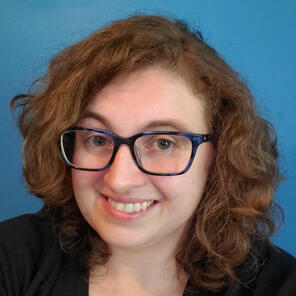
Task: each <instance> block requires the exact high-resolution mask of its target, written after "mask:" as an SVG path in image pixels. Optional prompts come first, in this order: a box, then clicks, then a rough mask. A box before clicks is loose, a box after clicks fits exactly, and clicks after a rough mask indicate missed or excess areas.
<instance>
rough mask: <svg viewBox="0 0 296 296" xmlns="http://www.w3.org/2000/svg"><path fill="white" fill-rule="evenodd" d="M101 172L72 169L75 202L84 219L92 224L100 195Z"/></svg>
mask: <svg viewBox="0 0 296 296" xmlns="http://www.w3.org/2000/svg"><path fill="white" fill-rule="evenodd" d="M100 175H101V173H100V172H87V171H79V170H75V169H72V184H73V192H74V196H75V200H76V202H77V205H78V207H79V209H80V212H81V213H82V215H83V216H84V218H85V219H86V220H87V221H88V222H89V223H90V224H92V223H91V220H92V219H91V217H92V212H93V211H94V210H95V206H96V202H97V200H98V194H97V190H96V186H98V185H99V180H100V179H101V178H100Z"/></svg>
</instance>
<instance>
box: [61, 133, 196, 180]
mask: <svg viewBox="0 0 296 296" xmlns="http://www.w3.org/2000/svg"><path fill="white" fill-rule="evenodd" d="M62 145H63V150H64V153H65V156H66V158H67V160H68V161H69V162H70V163H71V164H72V165H74V166H75V167H76V168H82V169H101V168H104V167H105V166H106V165H107V164H108V163H109V161H110V159H111V157H112V155H113V151H114V140H113V138H112V137H111V136H109V135H107V134H104V133H100V132H97V131H89V130H75V131H74V130H73V131H67V132H65V133H64V135H63V137H62ZM134 152H135V156H136V159H137V161H138V165H140V166H141V167H142V168H143V169H145V170H146V171H148V172H151V173H159V174H174V173H179V172H181V171H183V170H184V169H185V168H186V166H187V164H188V162H189V160H190V157H191V153H192V143H191V141H190V139H188V138H187V137H185V136H180V135H166V134H153V135H143V136H141V137H139V138H137V139H136V141H135V143H134Z"/></svg>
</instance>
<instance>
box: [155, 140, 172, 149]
mask: <svg viewBox="0 0 296 296" xmlns="http://www.w3.org/2000/svg"><path fill="white" fill-rule="evenodd" d="M171 146H172V142H171V141H169V140H167V139H158V140H157V147H158V148H159V149H161V150H167V149H169V148H170V147H171Z"/></svg>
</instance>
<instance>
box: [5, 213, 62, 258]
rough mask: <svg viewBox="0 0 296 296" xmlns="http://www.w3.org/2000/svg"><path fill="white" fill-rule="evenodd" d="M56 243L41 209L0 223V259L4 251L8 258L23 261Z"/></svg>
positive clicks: (50, 226) (49, 224) (47, 219)
mask: <svg viewBox="0 0 296 296" xmlns="http://www.w3.org/2000/svg"><path fill="white" fill-rule="evenodd" d="M56 244H57V240H56V238H55V235H54V232H53V229H52V225H51V223H50V220H49V218H47V217H46V215H44V213H43V212H42V211H41V212H38V213H36V214H27V215H23V216H19V217H16V218H13V219H9V220H6V221H4V222H1V223H0V252H1V253H0V256H1V257H0V259H1V260H3V252H4V253H5V255H6V256H8V258H10V257H12V259H13V260H15V261H16V260H18V259H21V260H22V262H23V261H24V260H25V259H26V258H28V257H31V256H33V257H34V258H36V257H37V255H38V254H39V253H45V252H46V251H47V250H48V249H49V248H52V246H53V245H56ZM28 259H29V258H28ZM30 259H31V258H30ZM31 262H32V261H31Z"/></svg>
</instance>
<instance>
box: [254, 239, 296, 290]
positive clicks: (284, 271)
mask: <svg viewBox="0 0 296 296" xmlns="http://www.w3.org/2000/svg"><path fill="white" fill-rule="evenodd" d="M257 290H258V291H262V295H263V293H265V294H264V295H283V296H289V295H291V296H292V295H293V296H295V295H296V259H295V258H294V257H293V256H292V255H290V254H288V253H286V252H285V251H283V250H282V249H280V248H278V247H276V246H274V245H272V244H268V245H267V246H266V247H265V262H264V265H263V266H262V270H261V272H260V274H259V277H258V280H257ZM258 295H261V294H258Z"/></svg>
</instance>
